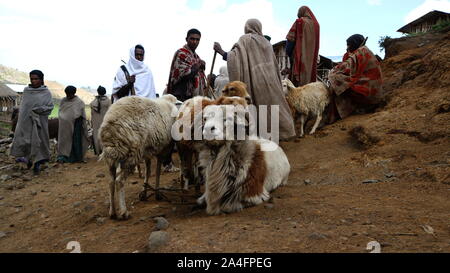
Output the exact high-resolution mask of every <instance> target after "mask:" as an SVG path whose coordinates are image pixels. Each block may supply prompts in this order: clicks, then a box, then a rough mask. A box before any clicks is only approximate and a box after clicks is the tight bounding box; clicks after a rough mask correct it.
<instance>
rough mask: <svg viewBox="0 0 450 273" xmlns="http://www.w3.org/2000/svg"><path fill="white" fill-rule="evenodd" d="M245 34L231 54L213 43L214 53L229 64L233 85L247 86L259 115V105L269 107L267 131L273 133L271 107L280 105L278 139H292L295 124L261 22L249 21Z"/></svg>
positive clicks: (229, 73) (272, 52)
mask: <svg viewBox="0 0 450 273" xmlns="http://www.w3.org/2000/svg"><path fill="white" fill-rule="evenodd" d="M244 31H245V35H243V36H242V37H241V38H240V39H239V41H238V42H237V43H236V44H235V45H234V47H233V49H231V51H230V52H228V53H226V52H225V51H223V50H222V47H221V46H220V44H219V43H215V44H214V50H216V51H217V52H218V53H219V54H221V55H222V56H223V59H224V60H225V61H227V65H228V76H229V79H230V82H233V81H241V82H244V83H245V84H246V85H247V91H248V93H249V94H250V96H251V97H252V101H253V103H254V104H255V106H256V107H257V108H258V113H260V109H259V107H260V106H268V115H267V129H268V130H269V131H270V132H272V133H273V131H272V129H271V107H272V106H279V137H280V139H281V140H289V139H290V138H292V137H294V136H295V129H294V122H293V119H292V115H291V113H290V111H289V106H288V104H287V101H286V99H285V96H284V94H283V87H282V83H281V74H280V71H279V70H278V62H277V59H276V57H275V53H274V51H273V48H272V45H271V44H270V42H269V41H268V40H267V39H266V38H265V37H264V36H263V33H262V24H261V22H260V21H259V20H257V19H250V20H248V21H247V23H246V24H245V30H244ZM260 125H261V124H260ZM273 129H276V128H273Z"/></svg>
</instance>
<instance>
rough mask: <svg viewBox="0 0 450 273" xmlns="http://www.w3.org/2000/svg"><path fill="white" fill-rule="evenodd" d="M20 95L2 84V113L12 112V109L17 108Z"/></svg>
mask: <svg viewBox="0 0 450 273" xmlns="http://www.w3.org/2000/svg"><path fill="white" fill-rule="evenodd" d="M18 97H19V95H18V94H17V93H16V92H14V91H13V90H12V89H11V88H9V87H8V86H7V85H6V84H3V83H0V111H1V112H8V111H12V108H13V107H14V106H16V100H17V98H18Z"/></svg>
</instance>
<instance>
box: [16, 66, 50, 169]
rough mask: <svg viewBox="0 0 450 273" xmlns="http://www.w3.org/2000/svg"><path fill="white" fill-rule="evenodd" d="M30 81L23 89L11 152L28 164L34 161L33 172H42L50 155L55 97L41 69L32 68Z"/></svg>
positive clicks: (29, 166)
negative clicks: (49, 117)
mask: <svg viewBox="0 0 450 273" xmlns="http://www.w3.org/2000/svg"><path fill="white" fill-rule="evenodd" d="M30 82H31V84H30V85H29V86H28V87H26V88H25V89H24V91H23V100H22V104H21V106H20V110H19V115H18V122H17V128H16V130H15V132H14V140H13V144H12V147H11V155H12V156H15V157H17V160H16V161H17V162H22V163H26V164H27V166H28V168H31V167H32V166H33V164H34V167H33V172H34V174H35V175H38V174H39V173H40V166H41V164H42V163H45V162H47V161H48V160H49V159H50V141H49V136H48V116H49V115H50V114H51V112H52V110H53V101H52V94H51V93H50V91H49V90H48V89H47V87H46V86H45V85H44V74H43V73H42V72H41V71H39V70H33V71H31V72H30Z"/></svg>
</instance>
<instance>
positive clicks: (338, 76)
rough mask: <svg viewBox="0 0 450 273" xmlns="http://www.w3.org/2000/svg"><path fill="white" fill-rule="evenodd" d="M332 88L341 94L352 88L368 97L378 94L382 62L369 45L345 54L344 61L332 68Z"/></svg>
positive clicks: (337, 93)
mask: <svg viewBox="0 0 450 273" xmlns="http://www.w3.org/2000/svg"><path fill="white" fill-rule="evenodd" d="M328 79H329V81H330V84H331V89H332V90H333V91H334V92H335V93H336V95H338V96H339V95H340V94H342V93H344V92H345V91H346V90H347V89H351V90H353V91H355V92H357V93H359V94H362V95H364V96H366V97H368V96H373V95H376V94H378V93H379V92H380V91H381V89H382V84H383V79H382V72H381V66H380V62H379V61H378V60H377V58H376V57H375V55H374V54H373V53H372V51H370V49H369V48H368V47H367V46H362V47H360V48H358V49H357V50H356V51H354V52H352V53H347V54H345V56H344V59H343V62H342V63H341V64H339V65H337V66H336V67H335V68H333V70H331V72H330V75H329V76H328Z"/></svg>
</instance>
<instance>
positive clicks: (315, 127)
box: [309, 113, 322, 135]
mask: <svg viewBox="0 0 450 273" xmlns="http://www.w3.org/2000/svg"><path fill="white" fill-rule="evenodd" d="M321 121H322V114H321V113H318V114H317V118H316V123H315V124H314V126H313V128H312V129H311V132H310V133H309V134H310V135H313V134H314V133H315V132H316V130H317V127H318V126H319V124H320V122H321Z"/></svg>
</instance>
